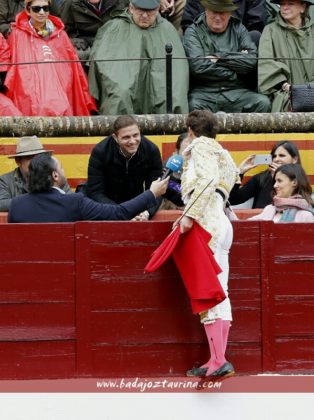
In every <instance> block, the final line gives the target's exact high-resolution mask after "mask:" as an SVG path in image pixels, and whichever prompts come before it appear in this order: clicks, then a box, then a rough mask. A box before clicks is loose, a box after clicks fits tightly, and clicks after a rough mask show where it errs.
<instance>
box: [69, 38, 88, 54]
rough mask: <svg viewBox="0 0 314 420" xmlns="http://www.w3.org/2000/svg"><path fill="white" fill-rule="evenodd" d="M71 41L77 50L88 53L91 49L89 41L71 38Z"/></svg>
mask: <svg viewBox="0 0 314 420" xmlns="http://www.w3.org/2000/svg"><path fill="white" fill-rule="evenodd" d="M71 41H72V44H73V46H74V48H75V49H76V50H80V51H86V50H87V49H88V48H89V45H88V43H87V41H86V40H85V39H83V38H71Z"/></svg>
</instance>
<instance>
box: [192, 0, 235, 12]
mask: <svg viewBox="0 0 314 420" xmlns="http://www.w3.org/2000/svg"><path fill="white" fill-rule="evenodd" d="M200 2H201V5H202V6H203V7H205V9H209V10H211V11H212V12H233V11H234V10H236V9H237V8H238V6H237V5H235V4H234V3H233V1H232V0H201V1H200Z"/></svg>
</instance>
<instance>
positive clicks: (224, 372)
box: [206, 362, 235, 380]
mask: <svg viewBox="0 0 314 420" xmlns="http://www.w3.org/2000/svg"><path fill="white" fill-rule="evenodd" d="M234 374H235V371H234V367H233V366H232V364H231V363H230V362H226V363H224V364H223V365H222V366H221V367H220V368H219V369H217V370H215V372H213V373H211V374H210V375H208V376H206V378H210V379H209V380H212V379H215V380H217V379H221V378H228V377H229V376H233V375H234Z"/></svg>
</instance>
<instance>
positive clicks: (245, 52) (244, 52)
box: [241, 50, 249, 54]
mask: <svg viewBox="0 0 314 420" xmlns="http://www.w3.org/2000/svg"><path fill="white" fill-rule="evenodd" d="M241 53H243V54H248V53H249V52H248V50H241Z"/></svg>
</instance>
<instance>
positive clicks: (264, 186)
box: [229, 171, 273, 209]
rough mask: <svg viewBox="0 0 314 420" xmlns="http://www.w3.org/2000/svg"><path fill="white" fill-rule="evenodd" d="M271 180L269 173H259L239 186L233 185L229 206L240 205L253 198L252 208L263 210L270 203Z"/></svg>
mask: <svg viewBox="0 0 314 420" xmlns="http://www.w3.org/2000/svg"><path fill="white" fill-rule="evenodd" d="M272 190H273V178H272V176H271V174H270V172H268V171H267V173H265V172H261V173H259V174H256V175H254V176H252V178H250V179H249V181H248V182H247V183H246V184H244V185H243V186H240V184H235V186H234V187H233V188H232V190H231V192H230V196H229V202H230V204H231V205H236V204H241V203H244V202H245V201H247V200H249V199H250V198H252V197H253V198H254V201H253V205H252V208H253V209H263V208H264V207H266V206H268V204H271V203H272Z"/></svg>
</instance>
